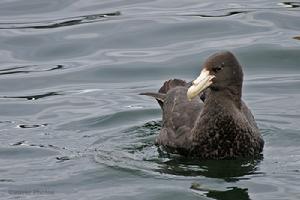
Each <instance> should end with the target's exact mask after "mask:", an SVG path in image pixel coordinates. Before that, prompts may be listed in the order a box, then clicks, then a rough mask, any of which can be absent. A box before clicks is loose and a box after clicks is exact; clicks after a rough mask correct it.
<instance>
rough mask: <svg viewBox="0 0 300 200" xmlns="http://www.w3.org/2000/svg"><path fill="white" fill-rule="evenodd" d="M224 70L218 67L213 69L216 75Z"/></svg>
mask: <svg viewBox="0 0 300 200" xmlns="http://www.w3.org/2000/svg"><path fill="white" fill-rule="evenodd" d="M222 69H223V66H217V67H214V68H213V71H214V72H215V73H217V72H219V71H221V70H222Z"/></svg>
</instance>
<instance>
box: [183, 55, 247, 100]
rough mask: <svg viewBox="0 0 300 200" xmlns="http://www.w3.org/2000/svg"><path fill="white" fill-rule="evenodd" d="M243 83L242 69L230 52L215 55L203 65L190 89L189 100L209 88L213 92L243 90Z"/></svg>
mask: <svg viewBox="0 0 300 200" xmlns="http://www.w3.org/2000/svg"><path fill="white" fill-rule="evenodd" d="M242 83H243V71H242V67H241V65H240V64H239V62H238V61H237V59H236V58H235V56H234V55H233V54H232V53H231V52H229V51H224V52H220V53H216V54H213V55H212V56H210V57H209V58H208V59H207V60H206V61H205V63H204V64H203V69H202V71H201V73H200V75H199V76H198V78H197V79H195V80H194V81H193V85H192V86H191V87H190V88H189V89H188V92H187V97H188V99H190V100H191V99H193V98H194V97H196V96H198V94H199V93H200V92H202V91H204V90H205V89H207V88H210V89H211V90H212V91H221V90H224V89H228V88H230V89H231V90H232V89H233V90H238V89H241V87H242Z"/></svg>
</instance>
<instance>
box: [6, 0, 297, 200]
mask: <svg viewBox="0 0 300 200" xmlns="http://www.w3.org/2000/svg"><path fill="white" fill-rule="evenodd" d="M0 44H1V45H0V135H1V137H0V199H46V200H50V199H70V200H71V199H101V200H108V199H109V200H118V199H120V200H125V199H128V200H129V199H130V200H133V199H137V200H142V199H145V200H150V199H155V200H159V199H164V200H166V199H172V200H176V199H185V200H188V199H219V200H225V199H227V200H235V199H236V200H248V199H257V200H269V199H272V200H274V199H278V200H279V199H280V200H292V199H294V200H298V199H300V145H299V144H300V125H299V121H300V114H299V113H300V112H299V111H300V100H299V99H300V93H299V91H300V65H299V63H300V2H299V1H296V2H283V1H279V0H278V1H269V0H263V1H261V0H253V1H248V2H247V1H239V0H227V1H221V0H220V1H217V0H215V1H209V0H202V1H197V0H186V1H182V0H155V1H149V0H148V1H144V0H139V1H136V0H122V1H121V0H101V1H99V0H51V1H49V0H26V1H25V0H23V1H22V0H2V1H0ZM220 50H230V51H232V52H233V53H234V54H235V55H236V56H237V58H238V59H239V61H240V63H241V64H242V65H243V69H244V74H245V80H244V89H243V98H244V100H245V101H246V102H247V104H248V106H249V107H250V108H251V109H252V112H253V113H254V115H255V118H256V120H257V122H258V125H259V127H260V129H261V132H262V134H263V137H264V139H265V142H266V143H265V148H264V152H263V158H261V159H257V160H249V159H245V160H225V161H212V160H211V161H209V160H208V161H197V160H190V159H185V158H182V157H178V156H175V155H171V156H170V155H167V154H165V153H163V152H159V151H158V150H157V147H156V146H155V145H154V138H155V136H156V135H157V134H158V132H159V129H160V123H161V121H160V120H161V112H160V109H159V106H158V104H157V103H156V102H155V101H154V100H153V99H150V98H147V97H144V96H139V95H137V94H138V93H140V92H147V91H156V90H157V89H158V88H159V87H160V86H161V85H162V83H163V82H164V81H165V80H168V79H171V78H175V77H176V78H181V79H185V80H192V79H193V78H195V77H196V76H197V75H198V73H199V71H200V67H201V64H202V63H203V61H204V60H205V58H207V57H208V56H209V55H210V54H212V53H215V52H217V51H220Z"/></svg>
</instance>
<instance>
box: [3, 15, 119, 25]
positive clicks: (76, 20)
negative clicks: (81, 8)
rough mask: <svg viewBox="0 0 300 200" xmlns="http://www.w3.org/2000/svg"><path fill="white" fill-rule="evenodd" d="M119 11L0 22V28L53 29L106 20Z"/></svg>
mask: <svg viewBox="0 0 300 200" xmlns="http://www.w3.org/2000/svg"><path fill="white" fill-rule="evenodd" d="M119 15H121V13H120V12H119V11H116V12H112V13H105V14H93V15H84V16H78V17H67V18H63V19H57V20H51V21H38V22H19V23H17V22H14V23H10V22H0V29H53V28H59V27H64V26H74V25H79V24H86V23H94V22H99V21H103V20H108V19H109V17H112V16H119Z"/></svg>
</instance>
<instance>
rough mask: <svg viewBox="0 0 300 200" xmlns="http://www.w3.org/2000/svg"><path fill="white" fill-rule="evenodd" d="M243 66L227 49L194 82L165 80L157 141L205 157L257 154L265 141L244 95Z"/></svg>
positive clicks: (159, 96) (171, 149)
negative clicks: (160, 125)
mask: <svg viewBox="0 0 300 200" xmlns="http://www.w3.org/2000/svg"><path fill="white" fill-rule="evenodd" d="M242 84H243V71H242V67H241V65H240V64H239V62H238V61H237V59H236V58H235V56H234V55H233V54H232V53H231V52H228V51H224V52H220V53H216V54H214V55H212V56H210V57H209V58H208V59H207V60H206V61H205V63H204V64H203V69H202V71H201V73H200V76H199V77H198V78H197V79H196V80H194V81H193V82H192V83H187V82H185V81H183V80H179V79H173V80H169V81H166V82H165V83H164V85H163V86H162V87H161V88H160V90H159V91H158V93H142V95H148V96H152V97H154V98H156V100H157V101H158V103H159V105H160V106H161V109H162V112H163V113H162V114H163V116H162V128H161V130H160V133H159V135H158V137H157V138H156V141H155V142H156V144H157V145H159V146H162V147H163V148H164V149H166V150H167V151H168V152H171V153H179V154H181V155H185V156H193V157H198V158H200V159H225V158H238V157H256V156H258V155H260V153H261V152H262V150H263V146H264V141H263V139H262V136H261V134H260V132H259V129H258V127H257V125H256V122H255V120H254V117H253V115H252V113H251V111H250V110H249V109H248V107H247V106H246V104H245V103H244V102H243V100H242V99H241V96H242Z"/></svg>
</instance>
